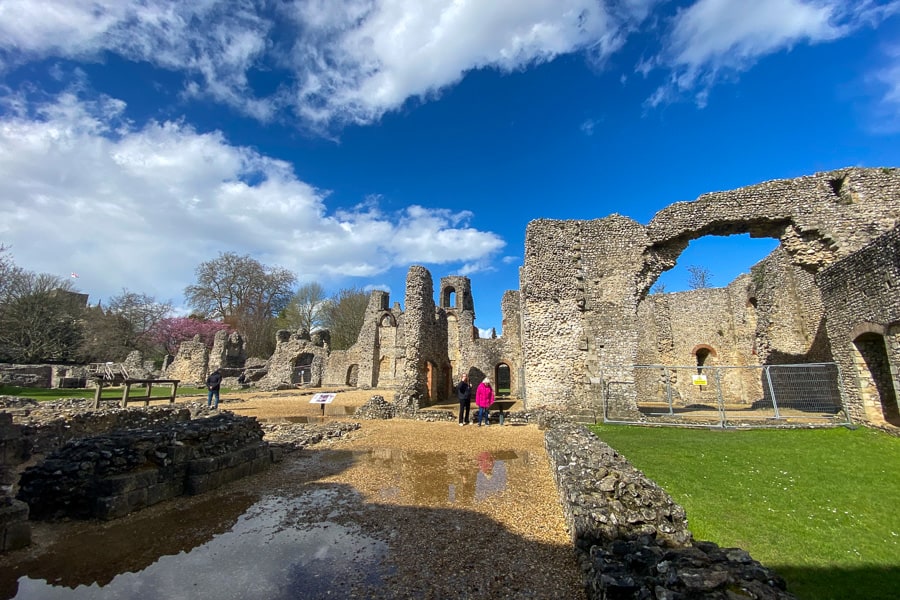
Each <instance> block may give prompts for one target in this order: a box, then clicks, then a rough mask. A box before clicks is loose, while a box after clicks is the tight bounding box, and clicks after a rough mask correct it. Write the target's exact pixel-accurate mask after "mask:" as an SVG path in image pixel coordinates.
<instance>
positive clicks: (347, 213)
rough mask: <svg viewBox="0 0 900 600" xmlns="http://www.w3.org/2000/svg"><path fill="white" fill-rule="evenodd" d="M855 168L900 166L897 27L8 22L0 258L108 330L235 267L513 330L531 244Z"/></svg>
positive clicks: (375, 16) (170, 19)
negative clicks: (136, 303) (572, 225)
mask: <svg viewBox="0 0 900 600" xmlns="http://www.w3.org/2000/svg"><path fill="white" fill-rule="evenodd" d="M847 166H868V167H877V166H900V1H898V0H895V1H887V0H884V1H874V0H873V1H869V0H862V1H859V0H858V1H855V2H850V1H846V0H755V1H754V2H748V1H745V0H698V1H693V2H692V1H682V2H676V1H663V0H617V1H610V0H480V1H474V0H469V1H462V0H457V1H456V2H452V1H450V0H282V1H279V2H271V1H259V2H256V1H253V0H240V1H238V0H235V1H229V2H220V1H217V0H202V1H197V2H190V3H188V2H174V1H163V0H139V1H138V0H91V1H88V0H34V1H29V0H0V214H2V215H4V216H3V217H2V218H0V243H2V244H4V245H7V246H10V247H11V251H10V252H11V254H12V257H13V259H14V260H15V262H16V263H17V264H18V265H19V266H21V267H23V268H26V269H29V270H32V271H37V272H47V273H53V274H56V275H60V276H64V277H68V276H69V274H70V273H72V272H75V273H78V275H79V277H78V279H76V280H75V285H76V286H77V287H78V288H79V289H80V290H81V291H83V292H85V293H88V294H89V295H90V301H91V302H92V303H95V302H97V301H104V300H106V299H108V298H109V297H111V296H113V295H116V294H119V293H121V291H122V290H123V289H128V290H129V291H133V292H140V293H146V294H150V295H152V296H155V297H156V298H157V299H159V300H171V301H172V302H173V303H174V304H175V305H176V306H181V305H182V304H183V297H182V293H183V290H184V288H185V286H187V285H189V284H191V283H193V281H194V270H195V268H196V267H197V265H199V264H200V263H201V262H203V261H206V260H210V259H213V258H215V257H216V256H217V255H218V254H219V252H236V253H238V254H250V255H251V256H253V257H254V258H256V259H258V260H259V261H261V262H262V263H264V264H268V265H272V266H276V265H277V266H281V267H285V268H288V269H290V270H292V271H294V272H295V273H296V274H297V276H298V278H299V280H300V281H301V282H304V281H312V280H315V281H318V282H320V283H321V284H323V285H324V286H325V287H326V289H327V290H329V291H335V290H337V289H339V288H341V287H349V286H358V287H363V288H370V287H371V288H380V289H387V290H389V291H390V292H391V300H392V301H399V302H401V303H402V302H403V293H404V281H405V276H406V271H407V269H408V267H409V266H410V265H412V264H421V265H424V266H426V267H427V268H428V269H429V270H430V271H431V273H432V275H433V277H434V279H435V284H437V283H438V282H439V279H440V277H442V276H446V275H452V274H463V275H467V276H468V277H470V278H471V280H472V285H473V292H474V296H475V308H476V315H477V316H476V325H477V326H479V327H480V328H482V329H485V330H487V329H489V328H491V327H497V328H498V329H499V327H500V320H501V317H500V299H501V297H502V294H503V292H504V291H505V290H508V289H517V288H518V269H519V267H520V266H521V264H522V256H523V252H524V235H525V227H526V225H527V224H528V222H529V221H531V220H533V219H538V218H553V219H594V218H602V217H605V216H608V215H610V214H613V213H619V214H622V215H626V216H628V217H631V218H633V219H635V220H636V221H638V222H640V223H644V224H646V223H647V222H649V220H650V219H651V218H652V217H653V215H654V214H655V213H656V212H657V211H659V210H660V209H662V208H664V207H665V206H667V205H668V204H671V203H672V202H676V201H683V200H693V199H695V198H696V197H697V196H699V195H700V194H702V193H705V192H710V191H717V190H728V189H733V188H737V187H741V186H745V185H752V184H755V183H759V182H762V181H767V180H770V179H780V178H791V177H798V176H802V175H808V174H812V173H815V172H818V171H824V170H831V169H836V168H841V167H847ZM773 247H774V242H773V241H771V240H749V238H746V237H745V236H735V237H732V238H704V239H703V240H699V241H697V242H694V243H692V244H691V246H690V247H689V248H688V249H687V250H686V251H685V253H684V254H683V255H682V257H681V259H680V260H679V263H678V265H677V266H676V268H675V269H673V270H672V271H670V272H668V273H665V274H663V278H662V279H661V280H662V281H663V282H664V283H665V285H666V289H667V290H668V291H678V290H682V289H685V287H686V280H687V274H686V271H685V267H686V266H688V265H695V264H696V265H701V266H704V267H706V268H707V269H708V270H709V271H710V273H711V274H712V276H713V277H712V282H713V284H715V285H725V284H727V283H729V282H730V281H731V280H732V279H733V278H734V277H735V276H737V275H738V274H740V273H741V272H747V270H748V269H749V266H750V265H752V264H754V263H755V262H756V261H758V260H760V259H761V258H762V257H763V256H765V255H766V254H767V253H768V252H769V251H771V249H772V248H773Z"/></svg>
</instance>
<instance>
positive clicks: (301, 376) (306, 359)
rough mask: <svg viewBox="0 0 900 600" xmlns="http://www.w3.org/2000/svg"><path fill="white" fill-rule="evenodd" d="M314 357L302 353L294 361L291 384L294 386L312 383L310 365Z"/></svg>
mask: <svg viewBox="0 0 900 600" xmlns="http://www.w3.org/2000/svg"><path fill="white" fill-rule="evenodd" d="M314 358H315V356H314V355H312V354H310V353H308V352H304V353H303V354H301V355H300V356H298V357H297V360H296V361H294V368H293V372H292V373H291V383H293V384H294V385H298V384H305V383H310V382H311V381H312V363H313V359H314Z"/></svg>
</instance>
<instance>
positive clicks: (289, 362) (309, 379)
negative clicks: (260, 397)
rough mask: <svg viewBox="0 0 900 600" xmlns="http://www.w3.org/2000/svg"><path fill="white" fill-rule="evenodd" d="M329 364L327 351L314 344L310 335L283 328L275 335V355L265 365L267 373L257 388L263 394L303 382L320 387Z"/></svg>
mask: <svg viewBox="0 0 900 600" xmlns="http://www.w3.org/2000/svg"><path fill="white" fill-rule="evenodd" d="M327 363H328V351H327V350H326V349H325V347H324V346H320V345H318V344H317V343H316V342H314V341H313V340H312V339H311V338H310V335H309V332H306V331H296V332H291V331H288V330H287V329H280V330H279V331H277V332H276V333H275V352H273V353H272V356H270V357H269V360H268V361H267V362H266V374H265V376H264V377H263V378H262V379H260V380H259V382H257V386H258V387H259V389H260V390H263V391H266V390H279V389H284V388H286V387H293V386H296V385H298V384H304V383H308V384H309V385H312V386H319V385H321V384H322V380H323V378H324V374H325V365H326V364H327ZM301 366H302V367H303V369H302V370H301V369H300V368H299V367H301Z"/></svg>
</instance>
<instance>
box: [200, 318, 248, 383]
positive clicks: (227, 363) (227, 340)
mask: <svg viewBox="0 0 900 600" xmlns="http://www.w3.org/2000/svg"><path fill="white" fill-rule="evenodd" d="M246 362H247V343H246V341H245V340H244V337H243V336H242V335H241V334H240V333H238V332H237V331H232V332H230V333H229V332H228V331H225V330H224V329H223V330H221V331H217V332H216V335H215V337H214V338H213V347H212V350H210V352H209V372H210V373H212V372H213V371H215V370H216V369H220V370H221V371H222V376H223V377H236V376H238V375H240V371H241V369H243V368H244V364H245V363H246Z"/></svg>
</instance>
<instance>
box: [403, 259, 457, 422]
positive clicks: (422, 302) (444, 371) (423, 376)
mask: <svg viewBox="0 0 900 600" xmlns="http://www.w3.org/2000/svg"><path fill="white" fill-rule="evenodd" d="M404 330H405V331H404V337H405V340H406V344H405V350H406V353H405V356H404V365H403V374H402V379H401V382H400V385H399V387H398V390H397V393H396V395H395V400H396V402H397V403H398V404H400V405H407V406H408V407H409V408H420V407H422V406H428V405H430V404H434V403H436V402H444V401H446V400H448V399H449V398H450V387H451V372H450V360H449V357H448V352H447V313H446V312H445V311H444V310H443V309H442V308H439V307H438V306H437V305H436V304H435V303H434V282H433V280H432V278H431V273H429V272H428V270H427V269H426V268H425V267H421V266H418V265H414V266H412V267H410V269H409V272H408V273H407V275H406V310H405V312H404Z"/></svg>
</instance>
